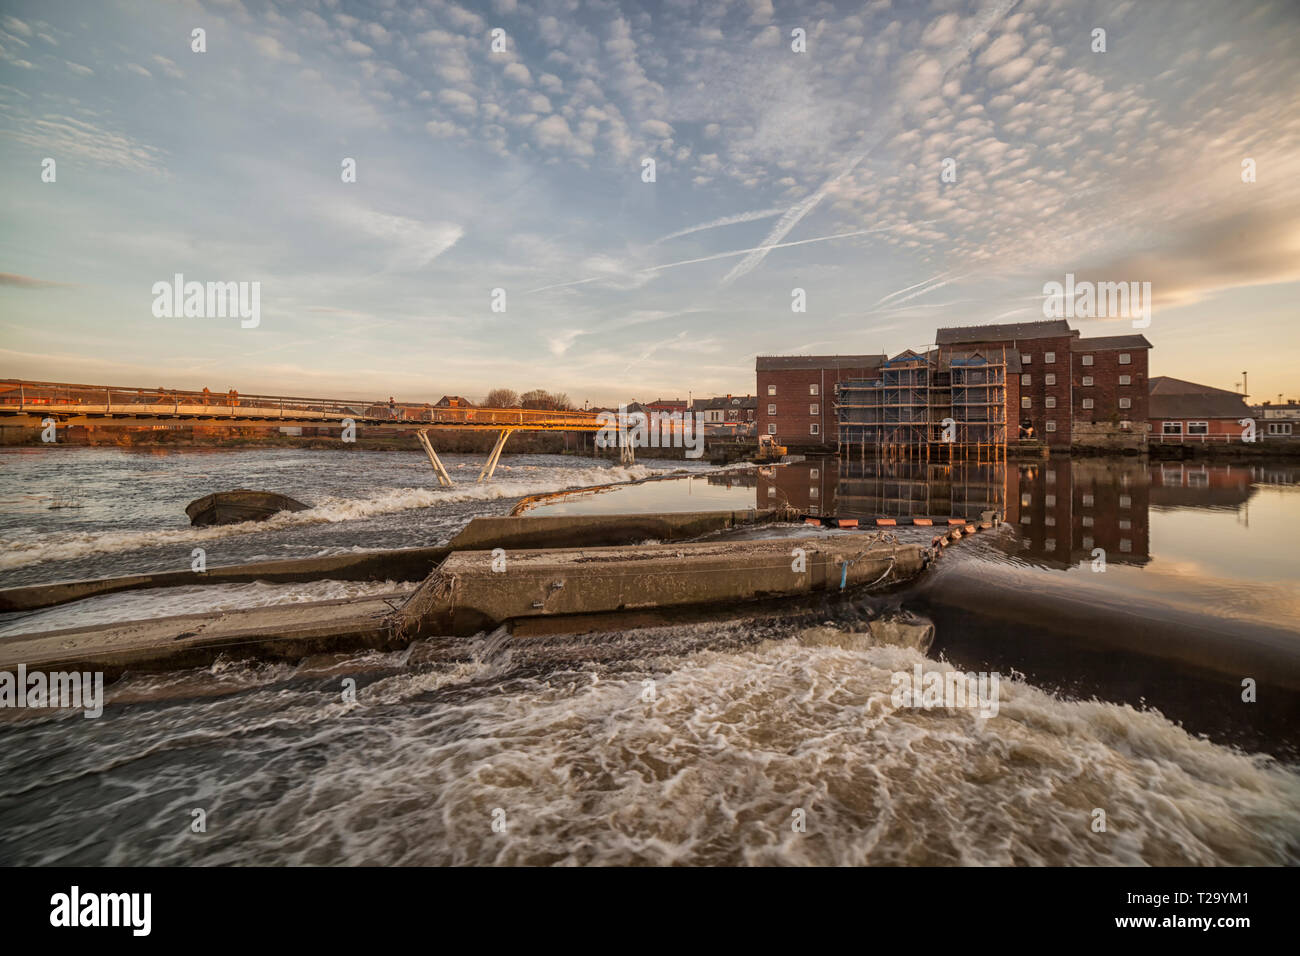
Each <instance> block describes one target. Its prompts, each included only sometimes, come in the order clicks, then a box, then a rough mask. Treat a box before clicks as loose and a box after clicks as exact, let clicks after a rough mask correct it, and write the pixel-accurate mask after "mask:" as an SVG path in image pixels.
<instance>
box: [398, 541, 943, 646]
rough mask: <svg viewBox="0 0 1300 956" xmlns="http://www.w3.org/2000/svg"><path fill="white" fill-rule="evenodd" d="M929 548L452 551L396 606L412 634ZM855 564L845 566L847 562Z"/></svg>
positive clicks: (809, 572) (681, 599)
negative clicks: (500, 555)
mask: <svg viewBox="0 0 1300 956" xmlns="http://www.w3.org/2000/svg"><path fill="white" fill-rule="evenodd" d="M925 560H926V549H925V548H923V547H922V546H920V545H915V544H907V545H900V544H896V543H893V542H886V541H884V540H882V538H881V537H880V535H879V534H878V533H864V534H852V535H843V536H839V537H836V538H833V539H827V538H783V539H769V540H763V541H713V542H684V543H681V544H657V545H639V546H634V547H611V548H566V549H552V550H523V551H512V552H509V554H508V555H507V557H506V560H505V562H504V565H502V563H501V562H499V561H498V562H497V563H496V565H495V567H496V569H495V570H494V562H493V556H492V553H491V552H489V551H458V552H456V553H454V554H452V555H450V556H449V557H448V558H447V560H446V561H444V562H443V563H442V565H441V567H439V568H438V570H437V571H435V572H434V573H433V574H431V575H430V576H429V578H428V579H427V580H426V581H425V582H424V583H423V584H422V585H421V586H420V587H419V588H418V589H417V590H416V592H415V593H414V594H413V595H412V596H411V597H410V599H409V600H408V601H407V602H406V603H405V604H404V605H403V606H402V607H401V608H399V609H398V611H397V612H396V614H395V615H394V622H393V623H394V627H395V629H396V631H397V632H398V633H399V634H401V635H403V636H404V637H417V636H424V635H429V634H470V633H474V632H476V631H479V630H481V629H483V628H485V627H490V626H495V625H497V624H500V623H503V622H506V621H511V620H516V619H525V618H535V617H559V616H568V615H585V614H601V613H614V612H620V611H635V610H645V609H653V608H669V607H682V606H686V605H707V604H726V603H734V602H740V601H750V600H757V599H761V598H769V597H779V596H784V595H797V594H804V593H808V592H811V591H824V590H839V589H840V587H841V582H843V586H844V587H846V588H852V587H857V586H861V585H870V584H878V585H881V586H884V585H886V584H892V583H895V582H897V581H900V580H905V579H908V578H910V577H912V576H914V575H916V574H918V573H920V572H921V571H922V570H923V569H924V567H925ZM846 564H847V570H846V569H845V565H846Z"/></svg>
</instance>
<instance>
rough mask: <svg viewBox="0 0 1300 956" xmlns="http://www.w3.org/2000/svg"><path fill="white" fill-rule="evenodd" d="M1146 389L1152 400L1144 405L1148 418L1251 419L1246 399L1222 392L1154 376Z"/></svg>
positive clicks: (1218, 389) (1235, 393)
mask: <svg viewBox="0 0 1300 956" xmlns="http://www.w3.org/2000/svg"><path fill="white" fill-rule="evenodd" d="M1147 389H1148V391H1149V393H1150V396H1151V397H1150V399H1149V401H1148V405H1147V416H1148V417H1149V418H1153V419H1156V418H1168V419H1188V418H1190V419H1198V418H1202V419H1211V418H1230V419H1233V420H1236V419H1241V418H1250V417H1251V411H1250V408H1249V407H1248V406H1247V405H1246V401H1245V399H1243V398H1242V397H1241V395H1240V394H1238V393H1237V392H1230V391H1228V390H1227V389H1225V388H1214V387H1213V386H1210V385H1198V384H1196V383H1195V382H1185V381H1183V380H1182V379H1181V378H1169V377H1168V376H1167V375H1157V376H1155V377H1154V378H1152V379H1150V380H1149V382H1148V385H1147Z"/></svg>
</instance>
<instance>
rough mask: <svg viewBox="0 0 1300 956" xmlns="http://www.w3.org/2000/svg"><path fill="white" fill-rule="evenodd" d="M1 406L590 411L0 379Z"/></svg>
mask: <svg viewBox="0 0 1300 956" xmlns="http://www.w3.org/2000/svg"><path fill="white" fill-rule="evenodd" d="M5 407H9V408H13V409H15V410H17V409H18V408H21V409H22V410H23V411H25V412H39V411H40V410H42V409H44V408H48V409H49V410H50V411H51V412H59V413H68V412H74V413H75V412H78V411H80V412H85V413H97V412H103V413H110V412H111V414H114V415H123V414H126V415H129V414H130V413H131V411H132V409H138V410H139V411H140V413H141V414H158V411H159V409H160V407H161V408H165V409H169V410H170V411H171V412H172V413H174V414H180V415H188V416H200V417H202V416H204V415H205V413H206V412H208V411H210V412H211V414H212V415H213V416H214V417H217V416H221V417H228V416H232V415H236V416H238V415H247V416H253V417H264V418H321V419H330V420H338V419H343V418H355V419H357V420H370V421H375V420H379V421H400V422H410V423H411V424H412V425H417V426H418V425H420V424H464V425H500V426H509V425H518V426H521V427H526V426H528V425H548V426H551V427H555V426H557V425H563V424H573V425H575V426H582V425H585V426H588V427H589V426H591V424H592V423H593V422H594V421H595V418H596V415H595V413H594V412H578V411H551V410H547V409H530V408H476V407H440V406H436V405H430V404H427V403H426V404H423V405H415V404H411V403H397V402H394V403H393V404H391V405H390V404H389V403H388V402H387V401H384V400H376V401H366V400H361V401H350V400H346V399H330V398H304V397H300V396H289V395H248V394H241V393H240V392H237V391H235V390H233V389H232V390H229V391H222V392H214V391H212V390H210V389H175V388H131V387H123V386H116V385H75V384H68V383H63V382H36V381H27V380H23V379H0V411H2V410H3V409H4V408H5Z"/></svg>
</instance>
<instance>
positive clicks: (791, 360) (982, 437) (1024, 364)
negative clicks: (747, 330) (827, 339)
mask: <svg viewBox="0 0 1300 956" xmlns="http://www.w3.org/2000/svg"><path fill="white" fill-rule="evenodd" d="M1150 350H1151V343H1150V342H1148V341H1147V339H1146V338H1145V337H1144V336H1142V335H1109V336H1098V337H1093V338H1082V337H1081V336H1080V334H1079V332H1078V331H1077V330H1075V329H1072V328H1070V326H1069V323H1067V322H1066V321H1065V320H1064V319H1056V320H1049V321H1040V322H1016V323H1009V324H1003V325H975V326H965V327H956V328H942V329H939V330H938V331H937V332H936V333H935V345H934V347H933V348H930V349H928V350H926V351H924V352H914V351H911V350H908V351H905V352H903V353H900V354H899V355H897V356H894V357H893V358H892V359H890V358H887V357H886V356H883V355H856V356H843V355H830V356H759V358H758V359H757V362H756V369H757V376H758V400H759V406H758V412H759V415H758V422H759V428H758V430H759V434H770V435H774V436H776V438H777V440H778V441H779V443H781V444H786V445H791V446H811V445H832V444H838V445H840V446H843V445H846V444H848V445H860V446H863V447H864V448H865V447H867V446H877V447H880V446H884V445H896V446H906V447H914V446H918V445H929V444H938V443H944V442H945V441H953V442H955V443H956V444H958V445H968V446H970V447H979V448H981V449H986V448H987V447H988V446H989V445H994V446H1004V445H1005V444H1006V443H1008V442H1013V441H1017V440H1019V439H1021V438H1032V439H1035V440H1038V441H1042V442H1043V443H1044V444H1046V445H1048V446H1050V447H1053V448H1069V447H1070V446H1071V445H1072V444H1075V445H1095V446H1109V447H1132V448H1140V447H1143V446H1144V445H1145V444H1146V438H1147V430H1146V423H1147V420H1148V414H1147V403H1148V354H1149V352H1150ZM945 420H951V425H952V427H951V429H950V430H949V431H948V432H947V434H948V435H949V438H948V439H945V437H944V436H945V431H944V424H943V423H944V421H945ZM818 439H821V440H820V441H819V440H818Z"/></svg>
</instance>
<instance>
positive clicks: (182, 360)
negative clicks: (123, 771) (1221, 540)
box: [0, 0, 1300, 405]
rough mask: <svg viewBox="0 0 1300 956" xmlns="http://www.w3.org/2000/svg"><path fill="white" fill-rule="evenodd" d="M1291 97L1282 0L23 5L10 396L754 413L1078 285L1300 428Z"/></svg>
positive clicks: (1299, 121)
mask: <svg viewBox="0 0 1300 956" xmlns="http://www.w3.org/2000/svg"><path fill="white" fill-rule="evenodd" d="M196 29H201V30H203V31H204V34H203V39H204V46H205V50H204V51H203V52H198V51H196V50H195V49H194V45H195V40H194V31H195V30H196ZM1098 30H1102V31H1104V37H1103V36H1102V35H1100V34H1098V33H1097V32H1096V31H1098ZM498 31H500V32H498ZM1101 39H1104V50H1102V49H1098V47H1099V40H1101ZM494 46H495V47H496V49H494ZM1297 64H1300V5H1298V4H1296V3H1294V2H1292V0H1275V2H1261V3H1254V2H1249V0H1234V2H1232V3H1227V2H1204V3H1191V2H1186V0H1174V2H1161V0H1133V2H1119V3H1115V2H1098V3H1090V2H1081V0H1068V2H1067V0H972V2H949V0H939V2H899V0H893V2H890V0H872V2H867V3H860V2H859V3H830V2H819V3H808V2H803V3H779V2H776V0H714V2H704V3H693V2H692V3H688V2H683V0H659V2H648V3H631V2H579V0H484V2H482V3H468V2H467V3H461V4H457V3H453V2H444V0H433V2H423V3H418V4H413V3H405V2H397V0H392V2H386V0H370V2H350V0H301V2H281V3H276V2H259V0H202V2H200V0H179V2H168V3H161V2H154V3H144V2H133V0H105V2H97V3H93V4H88V3H83V2H61V0H37V2H26V0H0V168H3V170H4V173H5V175H4V176H3V177H0V210H2V211H0V377H12V378H18V377H21V378H28V379H40V380H48V381H71V382H80V383H93V384H112V385H123V386H132V387H141V386H143V387H157V386H160V385H162V386H167V387H176V388H202V387H204V386H209V387H211V388H213V389H214V390H221V391H225V390H226V389H228V388H232V387H233V388H236V389H238V390H239V391H241V392H243V393H245V394H248V393H255V392H258V393H270V394H289V395H313V396H315V395H319V396H329V397H340V398H354V397H367V398H369V397H376V396H379V397H382V396H387V395H395V396H397V397H398V398H399V400H408V401H433V400H436V399H437V398H438V397H440V396H441V395H443V394H448V393H450V394H460V395H465V396H468V397H470V398H471V399H475V400H477V399H480V398H481V397H482V396H483V395H484V394H486V392H487V391H488V390H489V389H491V388H494V387H506V388H513V389H516V390H517V391H525V390H528V389H532V388H545V389H548V390H552V391H561V392H565V393H567V394H568V396H569V397H570V399H572V400H574V401H575V402H577V403H578V404H579V405H581V404H583V403H584V402H590V403H592V404H598V405H612V404H616V403H617V402H619V401H632V400H639V401H649V400H652V399H654V398H657V397H664V398H667V397H681V398H686V397H687V396H688V394H689V395H691V396H694V397H697V398H698V397H701V396H706V395H720V394H733V393H734V394H743V393H753V391H754V357H755V355H766V354H781V355H789V354H800V353H814V354H824V353H840V354H859V353H881V352H884V353H887V354H894V353H897V352H899V351H901V350H903V349H905V348H921V347H924V346H926V345H928V344H931V343H933V341H934V338H935V334H934V332H935V329H936V328H938V327H942V326H954V325H974V324H984V323H992V322H1019V321H1031V320H1034V319H1042V318H1043V317H1044V315H1043V287H1044V284H1045V283H1047V282H1051V281H1056V282H1064V278H1065V275H1066V274H1067V273H1072V274H1075V275H1076V276H1078V277H1079V278H1080V279H1081V280H1082V279H1088V280H1093V281H1125V282H1134V281H1135V282H1150V283H1151V290H1152V302H1153V307H1152V313H1151V322H1150V325H1149V327H1146V328H1142V329H1140V331H1141V332H1142V334H1144V335H1146V337H1147V338H1148V339H1149V340H1150V341H1151V343H1152V344H1153V346H1154V348H1153V350H1152V353H1151V374H1153V375H1172V376H1175V377H1178V378H1184V379H1189V380H1192V381H1196V382H1201V383H1204V384H1207V385H1213V386H1216V387H1220V388H1230V389H1231V388H1239V383H1240V382H1241V381H1242V374H1241V373H1242V372H1243V371H1246V372H1248V373H1249V379H1248V382H1249V392H1250V394H1251V395H1252V397H1253V398H1254V399H1256V400H1263V399H1273V400H1276V398H1277V396H1278V394H1279V393H1282V394H1284V395H1285V397H1287V398H1291V397H1300V375H1297V372H1296V368H1297V364H1298V363H1297V359H1300V347H1298V346H1300V331H1298V330H1300V148H1297V147H1298V146H1300V69H1297ZM49 159H52V160H54V181H53V182H48V181H45V180H44V178H43V176H47V175H48V174H47V173H46V170H47V168H48V164H47V163H46V160H49ZM349 160H351V161H352V162H353V163H354V164H355V172H356V175H355V181H345V179H346V178H348V177H346V176H345V175H344V167H345V165H346V164H347V161H349ZM647 160H653V163H654V165H653V173H654V175H653V177H652V181H647V180H649V179H651V177H650V176H649V170H648V169H647ZM945 161H951V162H945ZM1243 163H1245V164H1246V166H1248V167H1250V169H1251V170H1252V171H1253V175H1246V174H1245V173H1244V167H1243ZM1247 179H1253V181H1244V180H1247ZM177 273H180V274H182V275H183V276H184V277H185V279H186V280H187V281H198V282H250V283H251V282H256V283H259V290H260V305H261V313H260V322H259V323H258V324H257V326H256V327H253V328H244V327H242V325H243V323H241V322H240V321H239V320H238V319H237V318H227V317H220V316H204V317H199V316H191V317H170V318H169V317H161V318H160V317H157V316H156V315H155V310H154V309H153V305H154V298H155V296H154V292H153V286H154V284H155V283H158V282H160V281H163V282H170V281H171V280H172V277H173V276H174V275H175V274H177ZM797 289H800V290H803V295H802V298H803V300H804V304H805V307H806V311H802V312H796V311H793V309H792V305H793V304H794V303H795V292H794V290H797ZM494 290H503V291H504V297H502V296H501V294H500V293H496V292H494ZM494 303H495V305H496V306H497V307H498V308H497V309H494V307H493V306H494ZM502 304H503V305H504V309H503V310H501V308H500V307H501V306H502ZM1072 325H1073V326H1074V327H1075V328H1077V329H1079V330H1080V331H1081V332H1082V333H1083V334H1084V335H1085V336H1090V335H1119V334H1126V333H1131V332H1134V331H1137V330H1135V329H1134V328H1133V323H1132V320H1131V319H1130V318H1128V317H1118V318H1116V317H1108V318H1091V319H1076V320H1073V321H1072Z"/></svg>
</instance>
